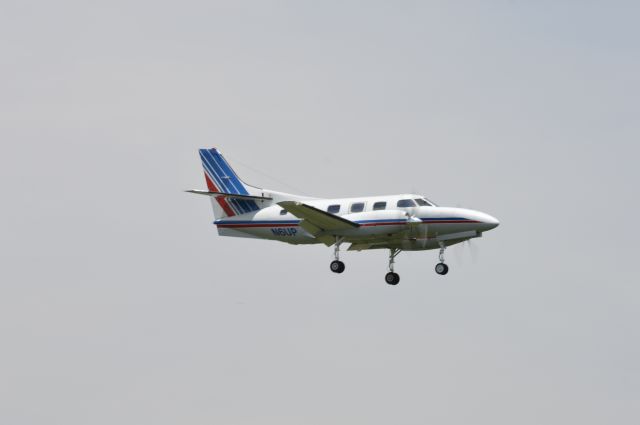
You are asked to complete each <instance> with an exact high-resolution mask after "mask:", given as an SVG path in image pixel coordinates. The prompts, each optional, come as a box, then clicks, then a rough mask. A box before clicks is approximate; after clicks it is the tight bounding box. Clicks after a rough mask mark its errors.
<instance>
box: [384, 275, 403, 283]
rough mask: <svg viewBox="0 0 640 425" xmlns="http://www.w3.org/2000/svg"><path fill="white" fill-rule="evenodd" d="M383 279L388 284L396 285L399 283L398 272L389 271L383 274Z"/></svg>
mask: <svg viewBox="0 0 640 425" xmlns="http://www.w3.org/2000/svg"><path fill="white" fill-rule="evenodd" d="M384 281H385V282H387V283H388V284H389V285H397V284H398V283H400V275H398V273H394V272H389V273H387V274H386V275H385V276H384Z"/></svg>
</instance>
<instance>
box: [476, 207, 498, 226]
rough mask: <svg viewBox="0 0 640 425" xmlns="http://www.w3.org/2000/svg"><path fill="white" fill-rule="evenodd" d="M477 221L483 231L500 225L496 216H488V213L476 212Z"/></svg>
mask: <svg viewBox="0 0 640 425" xmlns="http://www.w3.org/2000/svg"><path fill="white" fill-rule="evenodd" d="M477 217H478V221H479V222H480V225H481V227H482V230H483V231H486V230H491V229H495V228H496V227H498V226H499V225H500V222H499V221H498V219H497V218H495V217H493V216H490V215H489V214H485V213H483V212H479V211H478V212H477Z"/></svg>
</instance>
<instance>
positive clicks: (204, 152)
mask: <svg viewBox="0 0 640 425" xmlns="http://www.w3.org/2000/svg"><path fill="white" fill-rule="evenodd" d="M200 157H201V158H202V164H203V165H204V166H205V168H206V169H207V171H209V173H210V174H211V176H212V177H214V178H215V180H216V183H217V184H218V186H219V187H220V190H222V191H224V192H227V193H233V194H236V195H249V192H248V191H247V189H246V188H245V186H244V184H243V183H242V181H240V179H239V178H238V175H237V174H236V173H235V172H234V171H233V169H232V168H231V166H230V165H229V163H227V161H226V160H225V159H224V157H223V156H222V154H221V153H220V152H219V151H218V150H217V149H215V148H213V149H200ZM228 202H229V204H231V205H232V206H233V208H234V209H235V210H237V211H238V212H239V213H240V214H246V213H249V212H252V211H257V210H259V209H260V207H258V204H256V202H255V201H244V200H238V199H229V200H228Z"/></svg>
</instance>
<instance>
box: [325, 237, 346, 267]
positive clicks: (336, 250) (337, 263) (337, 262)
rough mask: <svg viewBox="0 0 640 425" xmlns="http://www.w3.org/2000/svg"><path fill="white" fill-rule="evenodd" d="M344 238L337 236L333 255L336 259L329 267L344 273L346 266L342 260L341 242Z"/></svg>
mask: <svg viewBox="0 0 640 425" xmlns="http://www.w3.org/2000/svg"><path fill="white" fill-rule="evenodd" d="M343 240H344V238H342V237H340V238H339V237H336V246H335V247H334V249H333V256H334V258H335V260H333V261H332V262H331V264H329V268H330V269H331V271H332V272H334V273H342V272H343V271H344V268H345V266H344V263H343V262H342V261H340V244H341V243H342V241H343Z"/></svg>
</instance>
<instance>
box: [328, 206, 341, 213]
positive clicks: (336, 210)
mask: <svg viewBox="0 0 640 425" xmlns="http://www.w3.org/2000/svg"><path fill="white" fill-rule="evenodd" d="M327 212H328V213H331V214H338V213H339V212H340V205H338V204H336V205H329V208H327Z"/></svg>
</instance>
